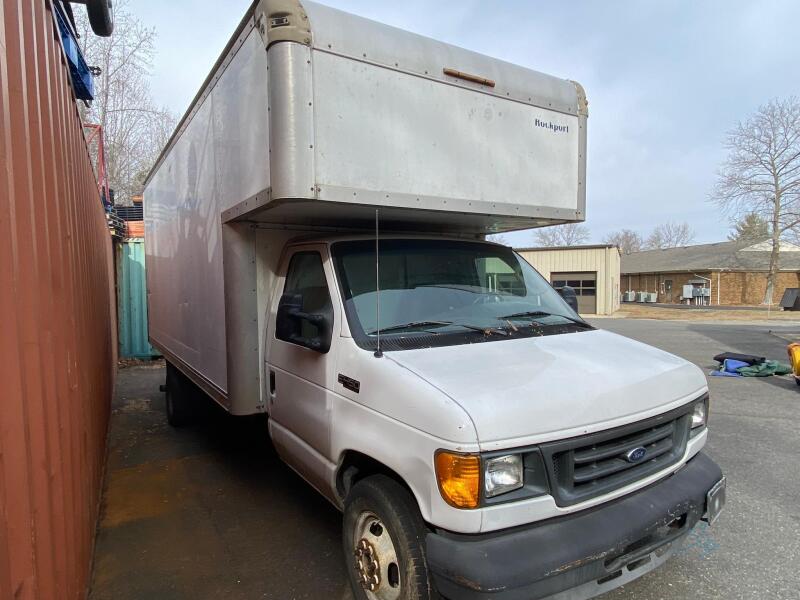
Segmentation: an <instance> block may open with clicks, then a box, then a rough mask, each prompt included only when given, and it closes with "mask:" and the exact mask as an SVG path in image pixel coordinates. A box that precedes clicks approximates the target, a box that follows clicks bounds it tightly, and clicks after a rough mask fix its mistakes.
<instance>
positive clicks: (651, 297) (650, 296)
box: [646, 292, 658, 302]
mask: <svg viewBox="0 0 800 600" xmlns="http://www.w3.org/2000/svg"><path fill="white" fill-rule="evenodd" d="M646 301H647V302H658V294H654V293H652V292H651V293H649V294H647V300H646Z"/></svg>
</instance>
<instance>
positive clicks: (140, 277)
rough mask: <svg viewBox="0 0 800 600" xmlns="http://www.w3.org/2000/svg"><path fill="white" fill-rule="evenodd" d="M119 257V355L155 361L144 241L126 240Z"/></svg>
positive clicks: (122, 243) (118, 250)
mask: <svg viewBox="0 0 800 600" xmlns="http://www.w3.org/2000/svg"><path fill="white" fill-rule="evenodd" d="M116 258H117V260H116V262H117V315H118V321H119V355H120V357H121V358H142V359H147V358H152V357H153V356H157V355H158V352H156V351H155V350H154V349H153V347H152V346H151V345H150V342H149V341H148V339H147V290H146V286H145V261H144V239H142V238H136V239H126V240H122V241H121V242H119V243H118V244H116Z"/></svg>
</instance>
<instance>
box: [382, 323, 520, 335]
mask: <svg viewBox="0 0 800 600" xmlns="http://www.w3.org/2000/svg"><path fill="white" fill-rule="evenodd" d="M447 325H455V326H457V327H464V328H465V329H472V330H473V331H480V332H481V333H485V334H489V333H499V334H501V335H508V332H507V331H503V330H502V329H498V328H497V327H481V326H480V325H471V324H469V323H454V322H453V321H411V322H409V323H399V324H397V325H389V327H381V329H380V332H381V333H387V332H392V331H403V330H404V329H425V328H429V327H445V326H447ZM377 333H378V330H377V329H375V330H373V331H370V332H369V333H367V335H375V334H377Z"/></svg>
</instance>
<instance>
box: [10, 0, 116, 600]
mask: <svg viewBox="0 0 800 600" xmlns="http://www.w3.org/2000/svg"><path fill="white" fill-rule="evenodd" d="M54 10H55V9H54V7H53V4H52V2H51V0H25V1H16V2H7V1H4V2H3V3H2V4H0V20H1V21H2V27H0V168H1V169H2V173H3V177H2V179H0V315H2V316H1V317H0V324H2V335H0V381H2V382H3V393H2V400H1V401H0V598H3V599H6V598H14V599H31V598H43V599H50V598H58V599H67V600H72V599H75V600H77V599H79V598H84V597H85V595H86V587H87V579H88V575H89V568H90V563H91V555H92V542H93V538H94V531H95V523H96V518H97V513H98V504H99V499H100V490H101V482H102V474H103V461H104V455H105V443H106V430H107V423H108V415H109V406H110V399H111V394H112V390H113V385H114V369H115V364H116V356H115V354H116V334H115V310H114V306H113V304H112V298H113V294H112V292H113V287H112V286H113V271H112V260H111V259H112V254H111V239H110V236H109V232H108V227H107V225H106V219H105V215H104V211H103V208H102V205H101V202H100V195H99V191H98V187H97V182H96V180H95V176H94V172H93V169H92V164H91V161H90V158H89V153H88V150H87V146H86V143H85V138H84V135H83V128H82V124H81V119H80V116H79V114H78V107H77V105H76V100H75V89H74V88H73V86H72V82H71V77H70V71H69V66H68V64H67V61H66V58H65V54H64V47H63V45H62V42H61V39H60V37H59V33H58V29H57V27H56V21H55V18H54V12H53V11H54ZM84 91H85V90H84Z"/></svg>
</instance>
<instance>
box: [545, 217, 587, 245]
mask: <svg viewBox="0 0 800 600" xmlns="http://www.w3.org/2000/svg"><path fill="white" fill-rule="evenodd" d="M589 237H590V233H589V228H588V227H586V225H583V224H581V223H567V224H566V225H556V226H554V227H543V228H542V229H537V230H536V231H535V232H534V234H533V239H534V242H535V243H536V244H537V245H538V246H547V247H552V246H577V245H580V244H585V243H586V242H588V241H589Z"/></svg>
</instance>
